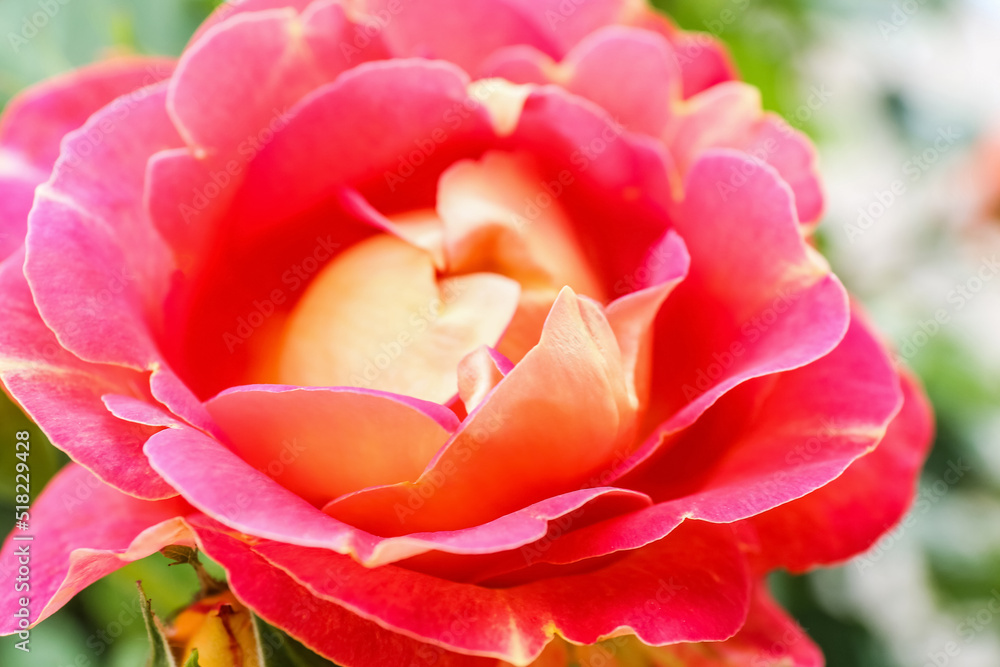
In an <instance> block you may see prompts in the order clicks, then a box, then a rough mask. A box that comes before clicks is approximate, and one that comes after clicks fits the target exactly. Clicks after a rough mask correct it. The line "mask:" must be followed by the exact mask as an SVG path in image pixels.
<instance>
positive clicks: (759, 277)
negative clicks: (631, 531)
mask: <svg viewBox="0 0 1000 667" xmlns="http://www.w3.org/2000/svg"><path fill="white" fill-rule="evenodd" d="M741 169H745V170H746V171H747V172H748V173H749V176H747V177H746V181H745V182H743V183H742V184H741V185H740V187H738V188H733V189H732V191H730V190H727V189H725V187H723V186H725V185H726V184H727V183H728V179H729V178H730V177H731V175H732V173H734V172H737V173H742V172H740V170H741ZM685 192H686V194H685V199H684V201H683V202H682V203H681V204H680V205H679V206H678V207H677V208H676V210H675V213H674V225H675V229H676V230H677V231H678V233H679V234H680V235H681V237H682V238H683V239H684V243H685V244H686V245H687V248H688V251H689V252H690V254H691V271H690V273H689V275H688V277H687V278H686V279H685V280H684V282H683V283H681V285H680V286H679V287H678V288H677V290H675V292H674V293H673V294H672V295H671V297H670V299H668V300H667V302H666V304H665V306H664V308H663V309H662V310H661V311H660V316H659V320H658V322H657V333H656V342H655V344H654V350H655V361H654V391H653V396H654V398H655V401H657V402H658V405H657V404H656V403H654V411H653V412H652V413H651V414H652V415H653V416H654V417H657V416H659V418H661V419H664V418H665V417H666V416H667V415H671V416H669V417H667V418H665V419H664V421H663V423H662V424H661V425H660V426H659V431H658V432H659V433H660V434H664V433H668V432H673V431H676V430H677V429H680V428H683V427H685V426H688V425H690V424H691V423H693V422H694V421H695V420H696V419H697V417H698V415H700V414H701V413H702V412H703V411H704V410H705V408H706V407H708V406H709V405H711V404H712V403H713V402H715V401H716V400H718V398H719V397H720V396H722V395H723V394H725V393H726V392H727V391H729V390H730V389H732V388H733V387H735V386H737V385H739V384H740V383H742V382H745V381H746V380H748V379H750V378H754V377H761V376H765V375H769V374H772V373H776V372H780V371H783V370H788V369H792V368H797V367H799V366H802V365H805V364H808V363H810V362H812V361H814V360H815V359H817V358H819V357H821V356H823V355H825V354H827V353H829V352H830V351H831V350H832V349H833V348H834V347H835V346H836V345H837V344H838V343H839V342H840V340H841V339H842V338H843V336H844V333H845V331H846V330H847V326H848V323H849V321H850V315H849V308H848V303H847V295H846V292H845V291H844V288H843V286H842V285H841V284H840V282H839V281H838V280H837V278H836V277H835V276H833V275H832V274H831V273H830V270H829V267H827V266H826V265H825V263H824V262H823V260H822V259H821V258H820V257H819V256H818V255H817V254H816V253H815V252H813V251H812V250H811V249H810V248H809V247H808V246H807V245H806V244H805V242H804V241H803V239H802V236H801V234H800V228H799V225H798V224H797V222H796V219H795V213H794V211H793V209H792V198H791V193H790V192H789V190H788V188H787V186H786V185H785V184H784V183H783V182H782V181H781V180H780V179H779V178H778V176H777V175H776V174H775V173H774V172H773V171H772V170H771V169H770V168H768V167H766V166H764V165H761V164H759V163H756V162H753V161H751V160H748V159H746V158H745V157H742V156H739V155H738V154H735V153H723V152H712V153H711V154H710V155H706V156H705V157H704V158H702V159H701V160H700V161H699V162H698V163H697V164H696V165H695V167H694V168H693V169H692V171H691V173H690V174H689V175H688V178H687V184H686V187H685ZM657 437H658V436H657Z"/></svg>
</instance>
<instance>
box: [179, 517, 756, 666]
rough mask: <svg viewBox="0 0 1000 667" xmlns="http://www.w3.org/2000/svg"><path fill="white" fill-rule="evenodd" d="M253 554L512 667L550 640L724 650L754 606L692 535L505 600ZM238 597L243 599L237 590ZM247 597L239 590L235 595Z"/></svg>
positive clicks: (727, 566) (713, 537)
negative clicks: (722, 644)
mask: <svg viewBox="0 0 1000 667" xmlns="http://www.w3.org/2000/svg"><path fill="white" fill-rule="evenodd" d="M195 525H196V526H197V528H196V530H197V531H198V533H199V536H200V539H201V541H202V543H203V544H204V546H205V547H206V551H207V552H208V553H209V555H211V556H212V557H213V558H216V559H217V560H219V561H220V563H222V564H223V566H227V567H228V568H229V569H230V570H231V571H233V574H234V575H235V576H236V577H238V578H242V577H241V575H240V573H238V572H235V570H237V569H238V568H240V567H243V566H245V565H246V562H247V561H246V559H240V558H234V555H235V554H233V553H232V549H225V548H213V547H215V546H216V545H218V544H219V540H218V538H216V537H214V536H213V535H212V526H211V525H210V524H206V523H204V522H199V523H197V524H195ZM219 546H221V545H219ZM228 546H230V547H232V546H235V545H232V543H230V545H228ZM253 551H254V552H256V553H257V554H259V555H261V556H263V557H264V558H266V559H267V560H268V561H270V562H271V563H274V564H275V565H277V566H279V567H280V568H281V569H282V570H284V571H285V572H286V573H287V574H288V575H290V576H291V577H292V578H294V579H295V581H296V582H298V583H299V584H300V585H303V586H305V587H306V588H308V589H309V590H310V591H312V592H313V593H314V594H315V595H317V596H318V597H319V599H320V600H326V601H330V602H336V603H337V604H339V605H341V606H342V607H343V608H345V609H347V610H349V611H351V612H353V613H355V614H358V616H359V617H362V618H365V619H369V620H375V621H377V622H378V623H380V624H381V625H382V626H383V627H388V628H390V629H392V630H394V631H396V632H399V633H401V634H403V635H405V636H410V637H413V638H415V639H418V640H420V641H424V642H427V643H429V644H431V645H432V646H437V647H440V648H443V649H445V650H458V651H461V652H462V653H467V654H473V655H482V656H489V657H495V658H500V659H503V660H506V661H508V662H510V663H512V664H515V665H528V664H530V663H531V661H532V660H534V659H535V658H536V657H538V655H539V654H540V653H541V652H542V650H543V649H544V647H545V645H546V644H548V643H549V641H551V639H552V636H553V635H554V634H555V633H556V632H558V633H559V634H560V635H562V636H564V637H566V638H567V639H569V640H570V641H573V642H577V643H583V644H592V643H595V642H596V641H598V640H599V639H602V638H604V637H607V636H610V635H612V634H613V633H620V632H622V631H623V630H626V631H633V632H635V633H636V634H637V635H638V636H639V637H640V638H641V639H642V640H643V641H644V642H647V643H650V644H659V645H664V644H670V643H675V642H681V641H705V640H719V639H724V638H727V637H729V636H731V635H732V634H734V633H735V632H736V630H737V629H738V628H739V627H740V626H741V625H742V623H743V620H744V618H745V617H746V610H747V606H748V605H749V595H750V591H749V588H750V585H749V581H748V576H747V571H746V568H745V564H744V562H743V557H742V556H741V554H740V553H739V550H738V549H737V548H736V545H735V542H734V540H733V538H732V534H731V533H730V532H729V529H728V528H725V527H721V528H717V527H708V526H705V525H694V524H692V525H691V526H689V527H687V528H685V530H684V531H682V532H680V533H678V534H677V535H676V536H674V537H672V538H670V539H668V540H664V541H663V542H661V543H659V544H657V545H655V546H651V547H649V548H647V549H643V550H640V551H637V552H634V553H632V554H630V556H629V557H628V558H625V559H622V560H620V561H617V562H615V563H612V564H610V565H608V566H607V567H605V568H603V569H599V570H596V571H594V572H592V573H588V574H581V575H577V576H571V577H562V578H553V579H545V580H542V581H538V582H533V583H530V584H526V585H524V586H517V587H513V588H506V589H502V588H482V587H479V586H475V585H470V584H457V583H451V582H446V581H442V580H440V579H437V578H435V577H431V576H428V575H423V574H419V573H416V572H410V571H407V570H402V569H399V568H395V567H393V566H387V567H382V568H375V569H369V568H365V567H363V566H361V565H359V564H358V563H356V562H354V561H353V560H352V559H350V558H349V557H345V556H341V555H338V554H334V553H332V552H329V551H323V550H316V549H304V548H302V547H293V546H290V545H287V544H281V543H276V542H263V543H259V544H256V545H255V546H254V547H253ZM694 554H697V556H696V557H692V556H693V555H694ZM234 587H235V589H236V593H237V595H241V584H239V583H234ZM249 594H251V593H250V590H249V587H246V586H243V587H242V595H244V596H246V595H249ZM257 602H263V601H258V600H256V596H255V599H254V601H253V602H252V603H251V604H254V603H257ZM265 615H266V614H265ZM271 620H272V621H273V622H275V623H276V624H278V626H279V627H284V628H286V629H288V630H289V631H290V632H292V634H293V635H294V634H300V633H303V632H307V631H308V630H307V629H306V628H304V627H303V626H302V625H301V624H300V623H296V622H295V619H294V617H292V616H289V615H285V617H284V618H277V617H272V618H271ZM456 622H459V623H461V624H462V627H461V631H458V632H456V627H455V624H456ZM328 655H329V657H331V658H333V659H335V660H342V658H341V656H340V655H338V654H334V653H329V654H328Z"/></svg>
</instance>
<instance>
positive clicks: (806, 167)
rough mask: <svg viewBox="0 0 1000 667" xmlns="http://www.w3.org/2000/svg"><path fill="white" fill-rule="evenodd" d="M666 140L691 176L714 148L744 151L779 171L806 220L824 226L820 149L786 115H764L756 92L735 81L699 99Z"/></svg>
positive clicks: (736, 179) (738, 181)
mask: <svg viewBox="0 0 1000 667" xmlns="http://www.w3.org/2000/svg"><path fill="white" fill-rule="evenodd" d="M664 140H665V141H666V142H667V145H668V146H670V150H671V154H672V155H673V157H674V159H675V160H677V166H678V167H679V168H680V169H681V170H682V171H685V172H686V171H688V170H689V169H690V168H691V166H692V165H693V164H694V162H696V161H697V159H698V158H699V157H700V156H701V155H702V154H703V153H704V152H705V151H707V150H709V149H712V148H735V149H738V150H741V151H743V152H745V153H747V154H749V155H751V156H752V157H753V158H754V159H755V160H756V161H757V162H758V163H766V164H769V165H771V166H772V167H774V168H775V170H776V171H777V172H778V173H779V174H780V175H781V177H782V179H784V181H785V182H786V183H788V185H789V186H790V187H791V189H792V192H793V193H794V194H795V207H796V211H797V213H798V217H799V221H800V222H802V223H807V224H808V223H815V222H818V221H819V219H820V217H821V216H822V214H823V208H824V201H823V190H822V186H821V184H820V177H819V170H818V166H817V160H818V158H817V155H816V149H815V148H814V147H813V145H812V143H811V142H810V141H809V138H808V137H806V136H805V135H804V134H802V133H801V132H799V131H798V130H796V129H794V128H793V127H792V126H791V125H789V124H788V123H787V122H785V121H784V120H783V119H782V118H781V117H779V116H777V115H775V114H769V113H765V112H764V111H763V109H762V108H761V101H760V91H758V90H757V89H756V88H753V87H751V86H748V85H746V84H743V83H739V82H731V83H726V84H724V85H719V86H715V87H714V88H712V89H710V90H708V91H705V92H703V93H701V94H699V95H697V96H695V97H694V98H692V99H690V100H688V101H687V102H686V103H685V104H683V105H682V106H681V108H680V111H679V113H678V114H677V115H676V116H675V117H674V118H672V122H671V125H670V128H669V129H668V130H667V131H666V132H665V133H664ZM743 180H744V179H743V178H742V177H741V176H740V175H739V174H735V175H732V174H731V175H730V176H729V178H728V179H726V180H725V181H722V183H724V184H725V185H728V186H731V187H734V188H739V187H742V183H743ZM723 187H724V186H723Z"/></svg>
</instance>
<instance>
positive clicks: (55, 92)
mask: <svg viewBox="0 0 1000 667" xmlns="http://www.w3.org/2000/svg"><path fill="white" fill-rule="evenodd" d="M173 68H174V63H173V61H172V60H169V59H167V58H139V57H134V58H122V59H118V60H109V61H106V62H102V63H98V64H96V65H91V66H89V67H83V68H81V69H78V70H76V71H73V72H70V73H69V74H64V75H62V76H59V77H56V78H54V79H49V80H47V81H44V82H43V83H40V84H38V85H36V86H34V87H32V88H29V89H28V90H26V91H24V92H22V93H21V94H19V95H18V96H17V97H15V98H14V99H13V100H11V102H10V103H9V104H8V105H7V108H6V109H5V110H4V114H3V120H2V121H0V150H2V151H4V152H7V151H9V152H10V153H15V154H17V157H19V158H20V159H21V160H23V161H24V162H26V163H27V164H28V165H30V166H31V167H33V168H35V169H38V170H40V171H43V172H47V171H48V170H50V169H51V168H52V166H53V165H54V164H55V162H56V158H57V157H59V143H60V141H61V140H62V138H63V137H64V136H66V135H67V134H69V133H70V132H72V131H73V130H75V129H77V128H78V127H80V126H81V125H83V124H84V123H85V122H86V121H87V118H89V117H90V115H91V114H93V113H94V112H95V111H97V110H98V109H100V108H101V107H103V106H104V105H106V104H108V103H109V102H111V101H112V100H114V99H115V98H116V97H119V96H121V95H124V94H126V93H130V92H132V91H134V90H137V89H139V88H143V87H145V86H149V85H152V84H154V83H158V82H159V81H162V80H163V79H165V78H167V77H168V76H170V74H171V72H172V71H173Z"/></svg>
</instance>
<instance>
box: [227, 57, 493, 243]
mask: <svg viewBox="0 0 1000 667" xmlns="http://www.w3.org/2000/svg"><path fill="white" fill-rule="evenodd" d="M469 83H470V82H469V78H468V76H467V75H465V74H464V73H463V72H461V71H460V70H458V69H457V68H455V67H454V66H453V65H449V64H448V63H440V62H433V63H432V62H427V61H421V60H394V61H390V62H380V63H367V64H363V65H359V66H358V67H356V68H354V69H352V70H351V71H350V72H347V73H345V74H344V75H343V76H341V77H339V78H338V79H337V80H336V81H334V82H333V83H331V84H328V85H326V86H322V87H320V88H318V89H316V90H314V91H313V92H312V93H311V94H310V95H308V96H307V97H306V98H305V99H303V100H302V101H301V102H300V103H299V105H298V106H297V107H296V108H293V109H292V111H291V114H290V118H289V120H288V126H287V127H286V128H285V129H283V130H282V131H281V132H280V133H278V134H277V135H275V138H274V140H273V141H272V142H271V143H270V144H268V145H267V146H265V147H264V148H263V150H262V151H261V152H260V153H259V154H258V155H257V156H256V158H255V159H254V161H253V163H252V165H251V166H250V168H249V170H248V173H247V178H246V181H245V184H244V190H243V192H241V196H240V198H239V201H238V202H237V205H238V210H237V212H238V213H239V214H240V215H244V216H246V218H247V222H246V223H244V224H249V225H254V226H257V227H259V226H261V225H266V224H272V225H273V224H275V223H276V222H278V223H280V222H281V221H285V220H287V219H288V218H289V217H291V216H293V215H296V214H298V213H301V212H303V211H306V210H308V209H309V208H311V207H313V206H315V205H316V204H318V203H319V202H321V201H323V200H325V199H327V198H330V197H335V196H338V195H340V194H341V193H342V192H343V189H344V187H345V186H347V185H358V186H362V185H363V186H366V187H365V188H364V194H366V195H368V196H369V198H370V199H371V197H372V196H375V197H377V198H378V199H379V201H375V202H373V203H374V204H375V205H376V208H378V209H379V210H383V211H388V210H390V209H391V210H393V211H396V210H400V207H402V210H407V208H410V209H418V208H422V207H425V206H428V205H430V203H431V202H429V201H424V202H421V204H422V205H420V204H418V205H414V206H409V204H410V201H409V198H408V197H407V195H408V193H410V192H411V190H412V188H413V187H414V185H419V186H420V188H419V189H420V190H421V192H425V193H426V192H433V191H434V190H433V187H434V186H433V185H432V184H433V183H436V182H437V178H438V175H439V174H440V173H441V171H442V170H443V169H444V168H445V167H446V166H448V165H450V164H452V163H453V162H455V160H456V159H461V158H462V157H467V156H468V155H470V154H471V155H475V154H478V153H479V152H481V151H482V149H483V147H484V146H485V144H486V142H487V141H488V140H489V141H492V140H494V139H495V135H494V133H493V129H492V125H491V120H490V117H489V114H488V112H487V111H486V109H485V107H484V105H483V102H482V99H481V98H479V99H477V98H476V97H473V96H472V95H471V94H470V91H469V88H468V87H469ZM484 94H486V93H484ZM387 127H391V128H395V131H393V132H385V131H384V128H387ZM424 188H430V189H429V190H427V189H424ZM410 197H412V195H410ZM381 199H385V200H386V201H385V202H384V203H385V204H386V205H385V206H384V207H383V206H382V204H383V202H382V201H381Z"/></svg>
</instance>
